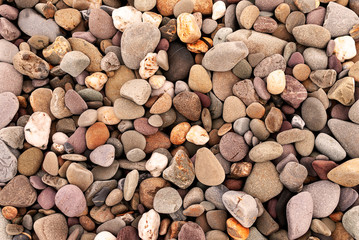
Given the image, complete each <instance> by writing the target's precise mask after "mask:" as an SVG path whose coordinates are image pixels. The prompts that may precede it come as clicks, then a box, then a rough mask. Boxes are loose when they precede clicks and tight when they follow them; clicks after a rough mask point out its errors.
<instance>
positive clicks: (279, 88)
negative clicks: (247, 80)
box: [267, 70, 286, 95]
mask: <svg viewBox="0 0 359 240" xmlns="http://www.w3.org/2000/svg"><path fill="white" fill-rule="evenodd" d="M285 84H286V79H285V74H284V72H283V71H282V70H275V71H273V72H271V73H270V74H269V75H268V77H267V90H268V92H269V93H271V94H274V95H276V94H281V93H282V92H283V91H284V89H285Z"/></svg>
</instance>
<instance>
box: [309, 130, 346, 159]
mask: <svg viewBox="0 0 359 240" xmlns="http://www.w3.org/2000/svg"><path fill="white" fill-rule="evenodd" d="M315 147H316V148H317V149H318V150H319V151H320V152H321V153H323V154H324V155H326V156H327V157H328V158H329V159H330V160H333V161H341V160H343V159H344V158H345V157H346V152H345V150H344V149H343V147H342V146H341V145H340V144H339V143H338V142H337V140H335V139H334V138H333V137H331V136H329V135H328V134H326V133H320V134H319V135H318V136H317V137H316V139H315Z"/></svg>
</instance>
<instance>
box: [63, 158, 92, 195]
mask: <svg viewBox="0 0 359 240" xmlns="http://www.w3.org/2000/svg"><path fill="white" fill-rule="evenodd" d="M66 178H67V180H68V181H69V183H70V184H73V185H76V186H78V187H79V188H80V189H81V190H82V191H83V192H84V191H86V190H87V189H88V188H89V187H90V185H91V184H92V183H93V180H94V177H93V174H92V172H91V171H90V170H88V169H87V168H86V167H84V166H83V165H82V164H79V163H71V164H70V165H69V166H68V168H67V170H66Z"/></svg>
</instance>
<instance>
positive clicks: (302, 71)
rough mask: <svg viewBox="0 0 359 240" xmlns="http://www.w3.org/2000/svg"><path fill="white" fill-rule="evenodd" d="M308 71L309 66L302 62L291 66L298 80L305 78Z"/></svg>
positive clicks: (309, 71) (307, 75)
mask: <svg viewBox="0 0 359 240" xmlns="http://www.w3.org/2000/svg"><path fill="white" fill-rule="evenodd" d="M310 73H311V70H310V67H309V66H308V65H307V64H304V63H300V64H297V65H295V66H294V68H293V76H294V77H295V78H296V79H297V80H299V81H305V80H307V79H308V77H309V75H310Z"/></svg>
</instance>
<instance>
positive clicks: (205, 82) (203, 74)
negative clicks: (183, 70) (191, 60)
mask: <svg viewBox="0 0 359 240" xmlns="http://www.w3.org/2000/svg"><path fill="white" fill-rule="evenodd" d="M188 85H189V87H190V88H191V90H193V91H197V92H201V93H208V92H209V91H211V90H212V81H211V78H210V76H209V75H208V74H207V71H206V69H204V68H203V67H202V66H201V65H199V64H195V65H193V66H192V67H191V70H190V73H189V77H188Z"/></svg>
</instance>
